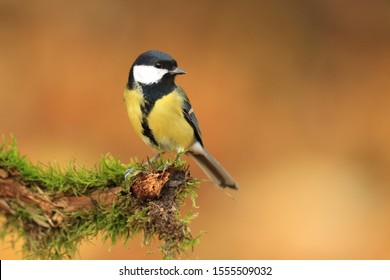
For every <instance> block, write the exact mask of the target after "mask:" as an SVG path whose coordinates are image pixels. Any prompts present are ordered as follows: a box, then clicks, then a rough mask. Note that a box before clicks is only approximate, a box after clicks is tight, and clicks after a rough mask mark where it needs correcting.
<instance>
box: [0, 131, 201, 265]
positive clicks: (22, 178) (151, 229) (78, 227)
mask: <svg viewBox="0 0 390 280" xmlns="http://www.w3.org/2000/svg"><path fill="white" fill-rule="evenodd" d="M128 168H134V171H133V173H132V176H131V177H130V178H128V179H126V180H125V179H124V174H125V171H126V170H127V169H128ZM0 169H2V170H4V171H5V172H6V173H7V174H8V176H9V177H10V178H12V179H13V180H16V181H18V182H21V184H22V185H23V186H25V187H26V188H28V189H29V190H31V191H32V192H34V193H38V194H43V195H44V196H45V197H48V198H57V197H61V196H65V195H66V196H69V195H72V196H90V195H91V194H92V193H93V192H95V191H99V190H101V191H104V190H109V189H110V188H114V187H118V186H120V187H121V191H120V192H119V193H118V194H116V195H117V197H116V199H115V200H114V201H113V202H112V203H111V205H106V204H101V203H98V202H96V204H94V206H93V207H91V209H83V210H82V211H81V210H80V211H72V212H65V211H63V209H61V208H58V207H55V208H53V211H52V212H53V213H47V212H45V211H43V210H42V209H41V208H39V207H37V205H34V204H28V203H20V202H18V201H14V200H9V199H7V198H5V201H6V202H7V203H8V206H9V207H10V208H11V209H12V213H7V214H4V219H0V220H2V221H3V224H2V225H1V230H0V231H1V232H0V237H3V238H4V236H12V237H13V239H14V240H16V239H19V238H21V239H22V240H23V241H24V245H23V248H22V253H23V255H24V257H25V258H28V259H66V258H73V257H74V256H75V254H76V253H77V252H78V248H79V245H80V243H82V242H83V241H85V240H89V239H91V238H93V237H96V236H97V235H98V234H99V233H102V237H103V240H107V241H110V243H111V245H114V244H116V243H117V242H118V241H121V242H123V243H127V242H129V241H131V240H133V238H134V237H135V236H137V235H140V234H141V235H142V236H143V245H150V244H152V243H154V242H153V241H155V240H159V241H158V242H157V243H158V245H159V249H158V251H159V252H161V254H162V257H163V258H165V259H171V258H177V257H180V255H181V254H183V253H184V252H186V250H188V249H189V248H193V247H194V246H195V245H197V244H198V243H199V235H198V236H196V237H193V236H192V234H191V231H190V228H189V224H190V221H191V220H192V219H193V218H194V217H196V214H192V213H186V214H184V215H181V213H180V207H181V206H183V205H184V203H185V201H187V200H188V199H189V200H190V201H192V205H193V207H196V204H195V199H196V195H197V194H196V191H197V187H198V183H199V182H198V181H197V180H195V179H193V178H192V177H190V175H189V170H188V167H187V166H186V165H185V162H184V161H181V160H180V159H178V158H176V159H175V160H173V161H170V160H168V159H162V158H158V159H157V160H155V161H154V162H152V163H151V164H148V165H142V164H140V163H138V162H133V163H132V164H123V163H121V162H120V161H119V160H117V159H115V158H114V157H113V156H111V155H109V154H108V155H104V156H102V157H101V158H100V160H99V163H98V164H97V165H96V167H95V168H92V169H87V168H85V167H82V166H79V165H77V164H76V161H75V160H73V161H71V162H70V163H68V164H67V165H66V166H65V167H63V168H62V167H60V166H59V165H58V164H42V163H38V164H32V163H31V162H30V161H29V160H28V159H27V158H26V157H25V156H22V155H20V153H19V151H18V148H17V146H16V141H15V140H14V139H13V140H12V142H11V144H8V143H7V142H6V141H5V140H4V137H3V143H2V145H1V146H0ZM0 171H1V170H0ZM162 172H169V174H170V178H169V181H168V182H167V183H166V184H165V185H164V187H163V189H162V193H161V195H160V196H159V197H158V198H156V199H148V200H140V199H137V198H135V197H134V196H133V195H132V194H131V191H130V186H131V185H132V184H133V183H134V182H135V178H142V177H143V176H145V175H147V174H151V173H162ZM0 175H1V174H0ZM0 180H4V178H1V176H0ZM0 198H1V197H0ZM91 199H92V198H91ZM0 214H2V212H0Z"/></svg>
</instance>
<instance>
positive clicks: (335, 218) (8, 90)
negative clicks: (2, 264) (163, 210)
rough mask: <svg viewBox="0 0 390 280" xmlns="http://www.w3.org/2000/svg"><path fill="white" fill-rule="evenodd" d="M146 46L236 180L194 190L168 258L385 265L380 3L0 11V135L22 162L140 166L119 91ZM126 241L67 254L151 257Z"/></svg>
mask: <svg viewBox="0 0 390 280" xmlns="http://www.w3.org/2000/svg"><path fill="white" fill-rule="evenodd" d="M149 49H160V50H164V51H166V52H168V53H169V54H171V55H172V56H173V57H175V58H176V60H177V61H178V63H179V66H180V67H181V68H183V69H185V70H186V71H187V75H184V76H180V77H178V79H177V82H178V83H179V84H180V85H181V86H182V87H183V88H184V89H185V90H186V92H187V94H188V95H189V97H190V99H191V102H192V105H193V107H194V108H195V111H196V113H197V116H198V119H199V122H200V126H201V129H202V133H203V139H204V143H205V146H206V148H207V149H208V150H209V151H210V152H211V153H212V154H213V155H214V156H215V157H216V158H218V159H219V161H221V162H222V163H223V164H224V166H225V167H226V168H227V169H228V170H229V171H230V172H231V173H232V175H233V176H234V177H235V178H236V180H237V181H238V183H239V185H240V190H239V191H238V192H231V193H232V194H233V195H234V196H235V197H236V199H237V201H234V200H232V199H230V198H229V197H228V196H227V195H225V194H224V193H223V192H221V191H219V190H218V189H217V188H215V187H213V186H212V185H211V184H209V183H203V184H202V185H201V187H200V189H199V198H198V200H197V203H198V205H199V207H200V208H199V209H198V210H199V217H198V218H197V219H195V220H194V222H193V223H192V231H193V233H194V235H196V234H197V233H198V232H199V231H201V230H205V231H206V232H207V233H206V234H205V235H204V236H203V237H202V238H201V243H200V245H199V246H197V247H196V248H195V251H194V252H193V253H191V252H189V255H188V256H184V258H191V259H192V258H193V259H389V258H390V109H389V108H390V94H389V91H390V78H389V77H390V2H389V1H387V0H371V1H368V0H367V1H362V0H355V1H352V0H351V1H348V0H346V1H336V0H330V1H329V0H318V1H307V0H296V1H289V0H277V1H265V0H264V1H247V0H241V1H223V2H222V1H206V0H202V1H199V0H196V1H195V0H191V1H179V0H173V1H162V0H160V1H151V0H147V1H127V0H126V1H125V0H122V1H104V0H93V1H92V0H84V1H65V0H61V1H49V0H42V1H21V0H0V104H1V109H0V133H1V134H5V135H7V136H8V135H10V134H11V133H13V134H14V136H15V137H16V139H17V142H18V146H19V148H20V150H21V152H22V153H23V154H25V155H27V156H28V157H29V158H30V159H31V160H32V161H33V162H38V161H40V162H44V163H45V162H53V161H57V162H59V163H61V164H64V163H66V162H67V161H69V160H71V159H72V158H73V157H77V162H78V163H79V164H82V165H86V166H90V167H93V166H94V164H95V163H96V162H97V161H98V159H99V156H100V155H101V154H106V153H108V152H109V153H112V154H113V155H114V156H115V157H117V158H119V159H121V160H122V161H124V162H128V161H129V160H130V158H133V157H137V158H138V159H140V160H145V159H146V157H147V156H152V155H153V154H154V152H153V151H152V150H151V149H150V148H148V147H147V146H146V145H145V144H143V142H142V141H141V140H140V139H139V138H138V137H137V136H136V135H135V133H134V132H133V130H132V127H131V126H130V123H129V121H128V118H127V114H126V111H125V106H124V102H123V90H124V87H125V85H126V82H127V76H128V71H129V68H130V65H131V64H132V62H133V61H134V59H135V58H136V57H137V56H138V55H139V54H140V53H141V52H143V51H145V50H149ZM190 164H191V171H192V174H193V175H194V176H195V177H198V178H205V176H204V174H203V173H202V172H201V171H200V170H199V168H198V167H197V166H196V165H195V164H194V162H192V161H191V160H190ZM139 242H140V239H137V240H135V242H130V243H129V244H128V245H127V246H124V245H121V244H118V245H116V246H114V247H113V248H112V249H111V250H109V245H107V244H101V242H100V239H99V238H97V239H93V240H90V241H89V242H86V243H85V245H83V246H82V247H81V250H80V255H79V256H78V258H82V259H154V258H157V259H158V258H160V256H159V255H158V254H151V255H145V254H146V253H147V251H148V249H147V248H143V247H141V246H140V245H139ZM18 248H20V242H19V243H17V247H16V249H15V250H13V249H12V248H11V246H10V244H9V242H8V241H6V242H0V259H18V258H21V255H20V254H19V253H18V251H19V250H18Z"/></svg>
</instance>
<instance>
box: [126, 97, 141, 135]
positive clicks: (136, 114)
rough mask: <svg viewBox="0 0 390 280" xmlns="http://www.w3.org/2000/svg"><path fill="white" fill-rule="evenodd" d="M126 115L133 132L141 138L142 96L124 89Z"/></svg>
mask: <svg viewBox="0 0 390 280" xmlns="http://www.w3.org/2000/svg"><path fill="white" fill-rule="evenodd" d="M124 97H125V103H126V109H127V114H128V115H129V119H130V122H131V124H132V125H133V127H134V130H135V132H136V133H137V134H138V136H140V137H141V138H143V135H142V126H141V124H142V111H141V105H142V104H143V103H144V99H143V96H142V94H141V93H140V92H139V91H136V90H129V89H126V90H125V93H124Z"/></svg>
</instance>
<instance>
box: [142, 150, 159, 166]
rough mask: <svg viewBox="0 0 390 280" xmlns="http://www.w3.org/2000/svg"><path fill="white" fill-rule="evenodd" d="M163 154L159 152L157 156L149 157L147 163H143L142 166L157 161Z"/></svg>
mask: <svg viewBox="0 0 390 280" xmlns="http://www.w3.org/2000/svg"><path fill="white" fill-rule="evenodd" d="M163 154H164V152H159V153H157V154H155V155H154V156H153V157H151V158H150V159H149V160H148V161H147V162H145V163H144V164H149V163H150V162H152V161H155V160H156V159H158V158H159V157H162V155H163Z"/></svg>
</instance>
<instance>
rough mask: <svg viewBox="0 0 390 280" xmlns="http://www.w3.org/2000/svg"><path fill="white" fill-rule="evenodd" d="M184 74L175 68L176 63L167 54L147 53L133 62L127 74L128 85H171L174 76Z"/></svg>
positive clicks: (154, 51)
mask: <svg viewBox="0 0 390 280" xmlns="http://www.w3.org/2000/svg"><path fill="white" fill-rule="evenodd" d="M180 74H185V71H183V70H182V69H180V68H179V67H177V62H176V60H175V59H173V57H171V56H170V55H169V54H167V53H165V52H162V51H156V50H152V51H147V52H144V53H142V54H141V55H140V56H138V58H137V59H136V60H135V61H134V63H133V65H132V67H131V69H130V74H129V84H128V86H130V87H131V86H132V85H133V83H134V82H136V83H138V84H141V85H152V84H158V83H160V82H163V83H173V82H174V77H175V76H176V75H180Z"/></svg>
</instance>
